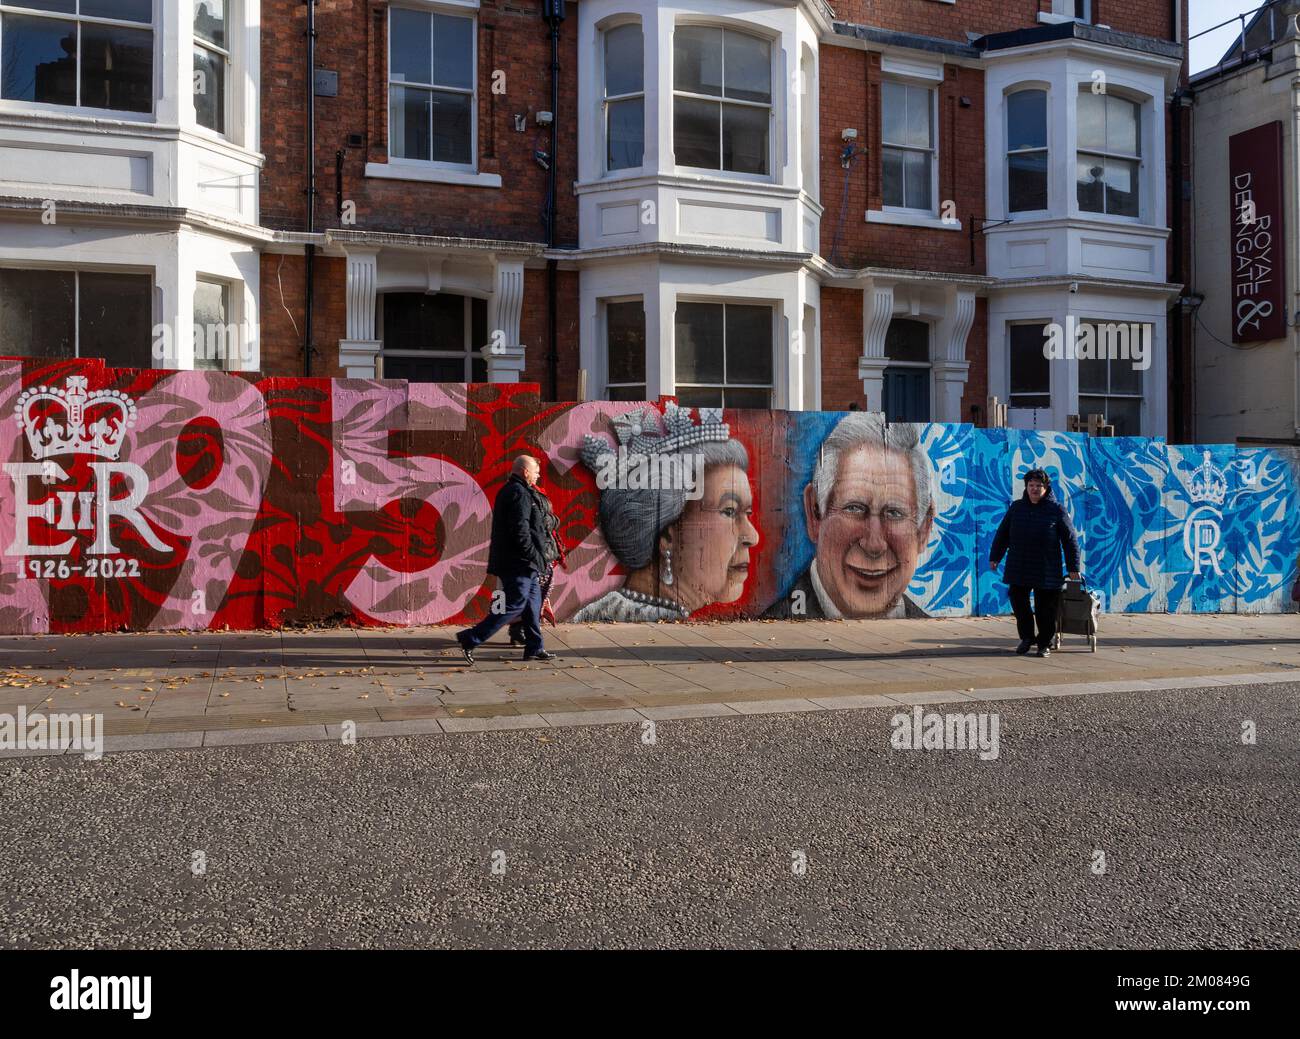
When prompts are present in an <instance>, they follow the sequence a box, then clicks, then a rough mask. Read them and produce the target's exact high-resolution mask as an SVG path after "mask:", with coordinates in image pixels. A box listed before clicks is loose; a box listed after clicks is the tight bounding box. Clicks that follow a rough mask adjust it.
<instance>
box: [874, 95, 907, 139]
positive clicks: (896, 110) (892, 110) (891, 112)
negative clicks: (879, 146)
mask: <svg viewBox="0 0 1300 1039" xmlns="http://www.w3.org/2000/svg"><path fill="white" fill-rule="evenodd" d="M880 118H881V139H882V140H883V141H885V142H886V143H888V144H905V143H906V141H907V88H906V87H905V86H903V84H901V83H894V82H891V81H890V80H885V82H884V83H882V84H881V85H880Z"/></svg>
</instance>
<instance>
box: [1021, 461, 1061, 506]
mask: <svg viewBox="0 0 1300 1039" xmlns="http://www.w3.org/2000/svg"><path fill="white" fill-rule="evenodd" d="M1030 480H1038V481H1039V482H1040V483H1041V484H1042V485H1043V486H1044V487H1046V488H1047V490H1046V491H1045V492H1044V493H1043V497H1042V500H1043V501H1051V502H1054V501H1056V494H1055V492H1054V491H1053V490H1052V478H1051V477H1050V476H1048V475H1047V473H1046V472H1044V471H1043V470H1042V469H1030V470H1029V472H1027V473H1025V477H1024V482H1025V483H1026V484H1028V483H1029V481H1030ZM1020 500H1021V501H1026V502H1029V504H1030V505H1032V504H1033V502H1032V501H1029V488H1028V487H1026V488H1025V489H1024V490H1023V491H1021V492H1020Z"/></svg>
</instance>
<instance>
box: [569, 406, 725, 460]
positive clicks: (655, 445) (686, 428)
mask: <svg viewBox="0 0 1300 1039" xmlns="http://www.w3.org/2000/svg"><path fill="white" fill-rule="evenodd" d="M610 425H612V426H613V427H614V439H615V440H616V441H617V445H616V446H617V447H620V448H622V449H623V450H624V451H625V452H626V453H627V454H628V455H658V454H674V453H677V452H679V451H685V450H687V449H688V448H691V447H695V446H697V445H699V444H707V443H722V442H724V441H727V440H730V439H731V427H730V426H728V425H727V424H726V423H725V422H723V421H722V409H721V408H701V409H700V421H699V423H698V424H697V423H696V422H695V420H694V419H692V418H691V409H690V408H683V407H679V406H678V405H677V404H676V403H674V402H673V401H669V402H668V404H667V406H666V407H665V408H664V415H663V421H662V424H661V423H660V421H659V412H658V411H656V410H655V409H654V408H642V409H641V410H640V411H632V412H628V413H627V414H626V415H619V416H617V417H616V418H614V419H613V420H612V421H611V422H610ZM582 439H583V447H582V456H583V459H584V460H585V461H587V462H588V464H594V463H595V462H596V461H597V460H598V459H599V457H600V456H601V455H605V454H613V451H611V450H610V446H609V443H608V441H606V440H604V439H602V438H600V437H593V436H590V435H588V436H585V437H583V438H582Z"/></svg>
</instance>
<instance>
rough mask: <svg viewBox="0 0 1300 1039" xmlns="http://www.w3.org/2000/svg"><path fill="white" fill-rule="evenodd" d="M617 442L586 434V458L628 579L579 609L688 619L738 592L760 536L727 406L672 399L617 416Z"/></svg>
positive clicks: (604, 616) (618, 617) (595, 617)
mask: <svg viewBox="0 0 1300 1039" xmlns="http://www.w3.org/2000/svg"><path fill="white" fill-rule="evenodd" d="M612 425H613V427H614V436H615V441H616V443H615V444H614V445H612V446H611V445H610V443H609V442H608V441H606V440H605V439H603V438H601V437H593V436H587V437H584V438H583V446H582V450H581V456H582V460H583V463H584V464H585V465H586V466H587V468H589V469H590V470H591V471H592V472H593V473H595V475H596V484H597V487H598V488H599V489H600V526H601V531H602V533H603V534H604V536H605V542H606V543H607V544H608V545H609V548H610V551H611V552H613V553H614V556H615V558H617V559H618V561H619V562H620V563H621V564H622V565H623V567H624V569H625V570H626V572H627V579H626V580H625V581H624V583H623V586H622V587H621V588H617V589H615V590H614V591H612V592H609V593H608V594H606V595H604V596H602V597H601V598H600V599H597V600H596V601H595V602H592V603H588V604H587V605H586V606H584V607H583V608H582V609H581V610H579V611H578V612H577V614H575V615H574V617H573V618H572V619H573V621H574V622H576V623H585V622H589V621H658V620H685V619H686V618H688V617H689V616H690V615H691V614H692V613H694V612H695V611H697V610H699V609H701V608H703V607H705V606H708V605H710V604H712V603H718V602H723V603H727V602H735V601H736V600H737V599H739V598H740V597H741V595H742V594H743V593H744V590H745V581H746V580H747V578H748V577H749V567H750V553H751V551H752V550H753V549H754V548H755V546H757V545H758V541H759V535H758V530H757V529H756V528H755V527H754V524H753V520H752V516H753V506H754V495H753V491H752V490H751V488H750V484H749V475H748V473H749V455H748V453H747V452H746V451H745V448H744V446H743V445H742V444H741V443H740V442H739V441H736V440H733V439H732V438H731V431H730V428H729V427H728V426H727V425H726V424H725V423H723V422H722V421H721V412H720V411H718V410H714V409H701V412H700V422H699V423H698V424H697V423H696V422H695V421H694V420H693V419H692V418H691V409H690V408H680V407H678V406H677V405H676V404H674V403H671V402H670V403H669V404H668V405H667V407H666V408H665V411H664V415H663V417H662V419H660V417H659V413H658V412H657V411H656V410H655V409H654V408H645V409H642V410H641V411H637V412H633V413H631V414H627V415H621V416H619V417H618V418H616V419H614V420H613V423H612Z"/></svg>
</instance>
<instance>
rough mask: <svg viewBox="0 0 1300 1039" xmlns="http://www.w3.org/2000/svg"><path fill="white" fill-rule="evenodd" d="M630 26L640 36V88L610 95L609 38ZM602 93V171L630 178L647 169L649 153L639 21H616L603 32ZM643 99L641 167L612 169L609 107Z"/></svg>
mask: <svg viewBox="0 0 1300 1039" xmlns="http://www.w3.org/2000/svg"><path fill="white" fill-rule="evenodd" d="M629 26H633V27H635V28H636V29H637V30H638V31H640V33H641V89H640V90H639V91H633V92H632V93H630V94H610V93H609V90H608V87H607V86H606V83H607V76H606V61H605V59H606V53H607V52H606V39H607V37H608V35H609V34H610V33H611V32H614V31H615V30H617V29H626V28H628V27H629ZM600 91H601V127H602V128H603V131H604V136H603V138H602V141H601V143H602V149H601V152H602V154H601V159H600V167H601V171H602V172H603V173H605V174H607V175H609V176H615V177H617V176H627V175H629V174H633V173H636V172H638V171H640V170H643V169H645V154H646V136H647V126H646V124H647V123H648V121H649V120H648V119H647V118H646V115H647V110H646V89H645V26H644V24H643V23H642V21H641V19H640V18H630V19H627V20H625V21H619V22H614V23H613V24H611V25H605V26H603V27H602V28H601V30H600ZM637 98H640V99H641V165H639V166H620V167H618V168H617V169H611V168H610V165H609V106H610V105H611V104H613V103H616V102H619V101H635V100H636V99H637Z"/></svg>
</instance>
